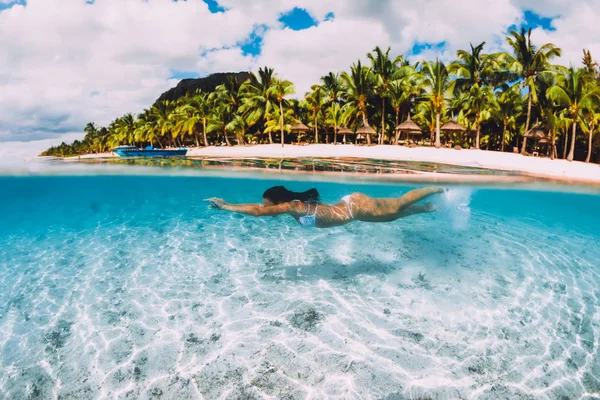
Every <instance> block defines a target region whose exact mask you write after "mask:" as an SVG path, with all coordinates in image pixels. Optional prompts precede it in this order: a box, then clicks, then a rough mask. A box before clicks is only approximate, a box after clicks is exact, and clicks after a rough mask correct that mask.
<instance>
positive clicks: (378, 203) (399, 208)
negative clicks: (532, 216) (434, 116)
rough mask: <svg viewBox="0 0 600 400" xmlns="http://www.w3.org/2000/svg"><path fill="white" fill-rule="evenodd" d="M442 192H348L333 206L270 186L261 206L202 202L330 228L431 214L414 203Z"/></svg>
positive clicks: (313, 194)
mask: <svg viewBox="0 0 600 400" xmlns="http://www.w3.org/2000/svg"><path fill="white" fill-rule="evenodd" d="M443 191H444V189H442V188H436V187H428V188H424V189H416V190H411V191H410V192H408V193H406V194H405V195H404V196H402V197H398V198H380V199H375V198H372V197H369V196H367V195H365V194H362V193H352V194H351V195H348V196H345V197H343V198H342V200H341V201H340V202H339V203H337V204H335V205H329V204H325V203H321V202H320V196H319V192H318V191H317V190H316V189H310V190H308V191H306V192H301V193H300V192H292V191H290V190H287V189H286V188H284V187H283V186H274V187H272V188H270V189H268V190H267V191H266V192H265V193H264V194H263V204H229V203H227V202H226V201H225V200H223V199H219V198H216V197H213V198H210V199H205V200H204V201H207V202H209V203H211V205H212V207H213V208H216V209H219V210H226V211H232V212H237V213H241V214H246V215H252V216H256V217H260V216H275V215H282V214H289V215H291V216H292V217H294V218H295V219H296V221H298V223H300V225H302V226H304V227H316V228H330V227H333V226H340V225H345V224H347V223H349V222H352V221H363V222H390V221H395V220H397V219H398V218H403V217H407V216H409V215H413V214H420V213H425V212H431V211H434V207H433V206H432V205H431V204H429V203H425V204H416V203H418V202H419V201H421V200H424V199H426V198H427V197H430V196H432V195H434V194H436V193H441V192H443Z"/></svg>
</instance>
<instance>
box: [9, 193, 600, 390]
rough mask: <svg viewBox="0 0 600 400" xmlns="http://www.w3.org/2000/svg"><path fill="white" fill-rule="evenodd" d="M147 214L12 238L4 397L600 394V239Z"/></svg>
mask: <svg viewBox="0 0 600 400" xmlns="http://www.w3.org/2000/svg"><path fill="white" fill-rule="evenodd" d="M167 200H168V202H173V199H170V198H167ZM131 204H137V206H136V207H138V208H136V207H131V208H127V210H128V211H127V213H126V212H124V213H123V214H122V215H118V216H116V217H115V218H109V210H106V211H105V210H103V208H101V209H100V210H99V211H98V210H97V212H96V213H95V214H92V215H94V216H95V217H94V218H95V220H94V221H92V222H90V223H89V224H88V225H86V224H85V223H83V222H82V223H81V224H76V225H75V226H69V227H60V226H54V227H53V228H52V229H51V230H48V231H46V232H43V233H36V234H35V235H31V234H30V232H29V231H28V229H25V228H24V229H22V230H21V231H18V232H13V233H11V235H8V236H5V237H4V238H3V241H2V245H1V246H0V262H1V263H0V285H1V287H2V288H3V291H1V292H0V314H1V316H0V346H1V347H0V349H1V353H0V355H1V357H0V397H6V398H15V399H16V398H25V397H27V396H30V397H36V396H37V397H38V398H51V397H53V396H60V397H66V398H69V397H70V398H97V397H110V398H114V397H116V398H121V397H134V398H136V397H141V398H152V397H165V398H201V397H202V396H204V397H205V398H218V397H226V398H242V397H244V396H245V397H247V398H269V397H277V398H280V397H284V395H286V396H287V398H305V397H313V398H331V397H340V398H388V399H391V398H419V397H431V398H448V399H453V398H458V397H462V398H477V399H486V398H489V399H492V398H502V397H504V398H511V396H512V398H528V397H529V398H548V399H554V398H560V396H566V398H581V397H585V396H586V394H587V395H590V396H591V395H592V394H594V393H597V392H598V391H599V390H600V381H599V380H598V378H599V377H600V361H599V357H598V341H599V339H598V338H599V336H598V335H599V334H600V316H599V314H598V306H599V300H600V299H599V294H600V293H599V291H598V288H599V287H600V275H599V273H598V272H599V271H598V266H597V265H595V260H597V259H598V256H600V251H599V250H598V248H597V246H595V245H594V243H596V241H597V240H598V236H594V235H592V234H589V233H581V232H579V233H577V232H574V231H572V230H565V229H563V228H561V227H560V226H554V225H549V224H546V223H545V222H544V221H538V220H535V219H533V220H524V219H522V218H517V217H515V216H512V217H511V216H507V217H499V216H498V215H496V214H493V213H490V212H483V211H481V209H477V208H474V209H473V212H472V214H471V216H470V221H469V225H468V229H466V230H456V229H455V228H456V226H453V224H452V223H451V222H452V221H451V219H449V218H448V217H447V216H446V215H443V214H441V213H438V214H432V215H423V216H415V217H413V218H411V219H406V220H403V221H398V222H397V223H394V224H382V225H376V226H375V225H368V224H364V225H363V224H351V225H348V226H346V227H342V228H334V229H331V230H310V231H309V230H303V229H299V228H298V227H296V226H294V225H293V224H290V221H289V219H286V218H265V219H252V218H247V217H240V216H236V215H231V214H223V213H215V212H208V213H207V212H206V211H204V209H202V210H200V211H198V212H199V213H201V217H199V218H189V217H186V213H185V212H183V211H182V212H176V213H168V212H166V211H164V209H165V208H163V207H166V203H164V204H160V205H156V206H153V205H152V204H149V203H144V202H139V201H133V200H132V202H131ZM169 204H170V203H169ZM171 206H172V207H175V208H177V207H178V206H181V205H180V204H178V203H175V204H171ZM102 207H105V206H102ZM110 210H112V211H110V212H112V213H114V209H110ZM142 215H146V216H147V215H152V220H153V221H152V222H150V221H147V220H143V219H141V218H140V217H141V216H142ZM136 217H137V218H136Z"/></svg>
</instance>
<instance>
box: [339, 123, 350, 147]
mask: <svg viewBox="0 0 600 400" xmlns="http://www.w3.org/2000/svg"><path fill="white" fill-rule="evenodd" d="M337 133H338V135H344V139H343V140H342V143H346V135H352V134H353V133H354V132H352V129H350V128H348V127H345V126H343V127H339V128H338V130H337Z"/></svg>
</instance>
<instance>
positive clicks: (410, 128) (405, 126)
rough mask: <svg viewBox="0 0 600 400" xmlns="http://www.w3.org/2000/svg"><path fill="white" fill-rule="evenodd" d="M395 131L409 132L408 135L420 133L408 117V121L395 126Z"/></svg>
mask: <svg viewBox="0 0 600 400" xmlns="http://www.w3.org/2000/svg"><path fill="white" fill-rule="evenodd" d="M396 131H398V132H409V133H422V130H421V127H420V126H419V125H417V124H416V123H415V122H414V121H413V120H412V119H410V115H409V116H408V119H407V120H406V121H404V122H403V123H401V124H400V125H398V126H396Z"/></svg>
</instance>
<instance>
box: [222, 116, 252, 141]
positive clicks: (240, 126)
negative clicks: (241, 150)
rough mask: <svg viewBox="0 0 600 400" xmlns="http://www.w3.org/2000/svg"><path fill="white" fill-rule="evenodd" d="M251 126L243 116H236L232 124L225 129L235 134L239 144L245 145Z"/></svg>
mask: <svg viewBox="0 0 600 400" xmlns="http://www.w3.org/2000/svg"><path fill="white" fill-rule="evenodd" d="M249 128H250V126H249V125H248V121H247V120H246V118H244V117H243V116H241V115H239V114H236V115H234V116H233V119H232V120H231V122H229V123H228V124H227V125H226V126H225V129H226V130H228V131H231V132H234V133H235V137H236V140H237V142H238V144H245V139H244V138H245V137H246V132H248V129H249Z"/></svg>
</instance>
